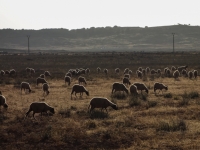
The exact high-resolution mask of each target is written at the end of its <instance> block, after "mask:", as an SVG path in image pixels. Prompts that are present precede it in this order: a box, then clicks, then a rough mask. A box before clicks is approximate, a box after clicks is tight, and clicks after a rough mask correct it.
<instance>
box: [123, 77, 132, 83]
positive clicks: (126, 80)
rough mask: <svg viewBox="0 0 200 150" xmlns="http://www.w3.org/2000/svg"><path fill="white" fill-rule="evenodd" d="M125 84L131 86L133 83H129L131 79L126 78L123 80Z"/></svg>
mask: <svg viewBox="0 0 200 150" xmlns="http://www.w3.org/2000/svg"><path fill="white" fill-rule="evenodd" d="M123 84H125V85H131V82H130V81H129V78H126V77H124V78H123Z"/></svg>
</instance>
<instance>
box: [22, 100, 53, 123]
mask: <svg viewBox="0 0 200 150" xmlns="http://www.w3.org/2000/svg"><path fill="white" fill-rule="evenodd" d="M31 111H33V118H34V119H35V116H34V115H35V113H41V116H42V113H43V112H45V113H47V111H50V112H51V113H52V114H54V113H55V111H54V108H53V107H51V106H49V105H48V104H47V103H45V102H33V103H31V105H30V107H29V110H28V112H27V113H26V115H25V118H26V117H27V116H28V114H29V113H30V112H31ZM25 118H24V119H25ZM35 120H36V119H35Z"/></svg>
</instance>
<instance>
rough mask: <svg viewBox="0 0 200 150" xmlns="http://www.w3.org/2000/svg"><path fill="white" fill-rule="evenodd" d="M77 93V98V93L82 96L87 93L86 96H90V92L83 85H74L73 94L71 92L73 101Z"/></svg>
mask: <svg viewBox="0 0 200 150" xmlns="http://www.w3.org/2000/svg"><path fill="white" fill-rule="evenodd" d="M74 92H75V96H76V93H80V96H82V95H83V92H85V94H86V95H87V96H89V92H88V90H87V89H86V88H85V87H84V86H83V85H79V84H74V85H73V87H72V92H71V99H72V94H73V93H74Z"/></svg>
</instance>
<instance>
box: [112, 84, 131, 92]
mask: <svg viewBox="0 0 200 150" xmlns="http://www.w3.org/2000/svg"><path fill="white" fill-rule="evenodd" d="M113 91H114V92H116V91H125V92H126V93H127V94H128V89H127V88H126V86H125V85H124V84H123V83H119V82H115V83H113V88H112V93H113Z"/></svg>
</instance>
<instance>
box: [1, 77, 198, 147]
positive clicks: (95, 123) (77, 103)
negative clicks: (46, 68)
mask: <svg viewBox="0 0 200 150" xmlns="http://www.w3.org/2000/svg"><path fill="white" fill-rule="evenodd" d="M85 77H86V79H87V78H88V76H85ZM121 79H122V75H121V76H120V77H118V78H110V77H93V80H92V81H91V80H90V81H88V84H87V85H86V88H87V89H88V91H89V92H90V96H86V95H85V93H84V94H83V96H82V97H80V96H79V94H77V98H76V97H75V96H74V95H73V99H72V100H71V88H72V85H73V84H75V83H78V81H77V79H76V78H73V81H72V84H71V86H67V85H65V83H64V79H63V80H61V79H52V80H51V79H47V80H48V82H49V85H50V94H49V95H48V96H44V95H43V91H42V86H41V85H39V86H38V87H37V86H36V85H35V84H31V88H32V90H33V92H32V93H30V94H25V93H24V92H22V94H21V92H20V89H18V88H14V87H13V85H1V86H0V90H1V91H2V93H3V95H4V96H5V97H6V98H7V103H8V106H9V107H8V110H7V111H5V110H4V109H1V113H0V115H1V116H0V117H1V118H0V119H1V120H0V121H1V125H0V126H1V129H0V131H1V136H0V141H1V142H0V143H1V147H2V148H3V149H11V148H16V149H20V148H21V149H27V148H30V149H37V148H39V147H43V148H44V149H61V148H75V149H97V148H100V149H124V148H127V149H199V147H200V144H199V139H200V134H199V133H200V125H199V119H200V117H199V104H200V103H199V102H200V98H199V97H197V98H195V99H189V103H188V104H186V105H180V102H181V101H182V99H183V98H182V95H183V94H184V93H185V92H187V93H190V92H193V91H196V92H197V93H200V88H199V87H198V86H199V85H200V80H199V79H197V80H189V79H187V78H183V77H180V78H179V80H178V81H175V80H174V79H173V78H166V77H165V78H155V79H154V80H153V81H150V80H149V78H147V81H144V83H145V84H146V85H147V86H148V87H149V88H150V89H149V94H148V95H147V97H146V98H147V100H142V99H140V98H139V100H140V101H141V103H140V104H139V105H138V106H137V105H136V106H133V107H130V106H129V99H130V98H131V96H130V95H129V96H128V97H126V98H125V99H120V100H118V99H116V98H111V91H112V83H113V82H116V81H118V82H121ZM156 81H158V82H163V83H164V84H166V85H168V87H169V90H168V91H163V94H162V92H160V93H159V94H157V95H155V93H154V92H153V84H154V82H156ZM131 82H132V83H133V82H143V81H142V80H141V79H137V78H135V77H132V78H131ZM167 93H171V95H172V97H171V98H165V97H164V96H165V95H166V94H167ZM92 97H107V98H108V99H111V100H113V101H115V102H117V104H118V107H119V110H117V111H115V110H113V109H111V108H109V109H108V115H107V114H106V113H103V114H101V113H100V112H98V111H96V112H95V113H96V114H97V115H100V118H99V117H98V116H93V117H90V115H89V114H88V113H87V108H88V105H89V101H90V99H91V98H92ZM35 101H45V102H47V103H48V104H49V105H50V106H52V107H54V108H55V111H56V114H55V115H53V116H50V117H47V116H43V117H40V115H39V114H36V115H35V116H36V118H37V121H34V120H33V118H32V115H29V117H28V118H26V120H23V119H24V114H25V113H26V112H27V111H28V108H29V105H30V104H31V103H32V102H35ZM149 101H154V102H155V103H156V105H155V106H152V107H149V106H148V102H149ZM102 116H104V117H103V118H101V117H102ZM177 120H182V121H183V122H184V123H185V125H186V129H185V130H175V131H169V132H168V131H166V130H167V129H166V128H163V129H161V130H159V129H160V127H161V122H165V123H168V124H172V123H173V122H174V123H176V122H177ZM36 143H37V145H36Z"/></svg>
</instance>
